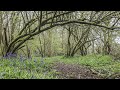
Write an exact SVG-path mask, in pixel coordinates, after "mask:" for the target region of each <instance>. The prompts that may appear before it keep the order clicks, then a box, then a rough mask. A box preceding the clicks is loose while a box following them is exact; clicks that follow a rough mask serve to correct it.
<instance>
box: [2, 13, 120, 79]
mask: <svg viewBox="0 0 120 90" xmlns="http://www.w3.org/2000/svg"><path fill="white" fill-rule="evenodd" d="M0 79H120V12H119V11H0Z"/></svg>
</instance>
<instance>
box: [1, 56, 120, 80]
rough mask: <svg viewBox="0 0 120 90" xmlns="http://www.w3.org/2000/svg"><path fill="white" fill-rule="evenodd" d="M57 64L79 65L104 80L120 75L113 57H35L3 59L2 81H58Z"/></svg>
mask: <svg viewBox="0 0 120 90" xmlns="http://www.w3.org/2000/svg"><path fill="white" fill-rule="evenodd" d="M56 62H63V63H65V64H77V65H83V66H86V67H89V68H90V69H91V70H93V71H94V72H97V73H98V74H100V75H102V76H103V77H104V78H117V77H118V76H117V75H120V74H119V72H120V61H119V60H118V61H115V60H112V58H111V56H108V55H105V56H102V55H87V56H75V57H68V58H66V57H63V56H55V57H45V58H40V57H33V58H32V59H28V60H22V61H21V60H19V59H15V58H13V59H1V60H0V79H58V75H59V73H60V72H57V71H56V70H55V69H53V67H54V64H55V63H56Z"/></svg>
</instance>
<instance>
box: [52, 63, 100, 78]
mask: <svg viewBox="0 0 120 90" xmlns="http://www.w3.org/2000/svg"><path fill="white" fill-rule="evenodd" d="M54 69H56V70H57V71H58V72H60V75H59V78H61V79H102V77H100V76H98V75H97V74H96V73H94V72H92V71H91V70H90V69H89V68H87V67H83V66H80V65H73V64H64V63H56V64H55V67H54Z"/></svg>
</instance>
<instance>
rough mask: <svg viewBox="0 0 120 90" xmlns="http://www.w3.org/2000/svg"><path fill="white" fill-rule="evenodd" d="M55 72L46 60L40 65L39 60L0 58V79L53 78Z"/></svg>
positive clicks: (55, 75) (55, 74) (55, 76)
mask: <svg viewBox="0 0 120 90" xmlns="http://www.w3.org/2000/svg"><path fill="white" fill-rule="evenodd" d="M57 74H58V73H57V72H56V71H55V70H54V69H52V67H51V64H50V62H47V61H45V64H43V65H42V64H41V62H40V60H36V61H35V60H26V61H19V60H17V59H14V60H12V59H11V60H6V59H3V60H0V78H1V79H55V78H57Z"/></svg>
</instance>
